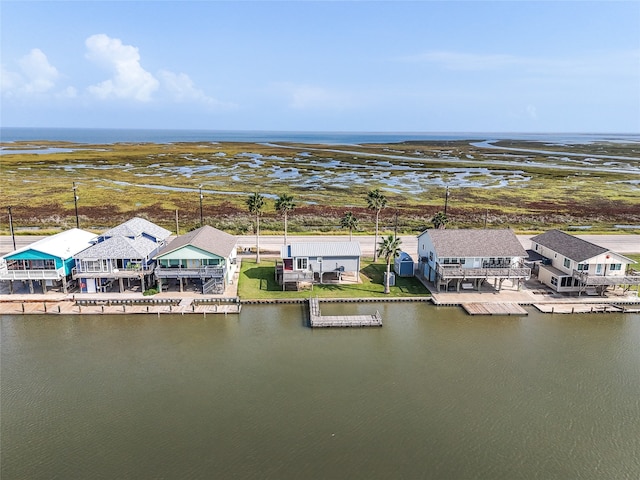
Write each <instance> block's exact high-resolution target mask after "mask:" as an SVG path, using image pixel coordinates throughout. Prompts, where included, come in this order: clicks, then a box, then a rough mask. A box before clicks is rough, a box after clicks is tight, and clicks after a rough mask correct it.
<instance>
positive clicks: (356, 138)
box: [0, 127, 640, 144]
mask: <svg viewBox="0 0 640 480" xmlns="http://www.w3.org/2000/svg"><path fill="white" fill-rule="evenodd" d="M499 139H510V140H532V141H543V142H550V143H588V142H593V141H614V142H640V136H639V135H638V134H588V133H585V134H580V133H570V134H553V133H495V132H494V133H482V132H475V133H465V132H451V133H446V132H439V133H429V132H279V131H275V132H269V131H245V130H145V129H118V128H19V127H2V128H0V140H2V141H4V142H15V141H30V140H49V141H68V142H75V143H97V144H108V143H117V142H151V143H170V142H299V143H324V144H354V143H394V142H403V141H406V140H425V141H426V140H451V141H453V140H499Z"/></svg>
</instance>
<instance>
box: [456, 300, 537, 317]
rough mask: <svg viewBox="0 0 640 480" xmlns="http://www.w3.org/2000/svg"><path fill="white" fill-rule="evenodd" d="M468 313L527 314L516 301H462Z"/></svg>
mask: <svg viewBox="0 0 640 480" xmlns="http://www.w3.org/2000/svg"><path fill="white" fill-rule="evenodd" d="M462 308H464V310H465V311H466V312H467V313H468V314H469V315H528V312H527V311H526V310H525V309H524V308H522V307H521V306H520V305H518V304H517V303H463V304H462Z"/></svg>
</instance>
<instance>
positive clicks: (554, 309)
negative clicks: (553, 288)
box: [533, 303, 640, 313]
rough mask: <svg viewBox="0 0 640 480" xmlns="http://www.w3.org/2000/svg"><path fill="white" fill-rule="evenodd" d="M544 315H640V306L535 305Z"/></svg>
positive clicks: (596, 304)
mask: <svg viewBox="0 0 640 480" xmlns="http://www.w3.org/2000/svg"><path fill="white" fill-rule="evenodd" d="M533 306H534V307H536V308H537V309H538V310H539V311H541V312H542V313H638V312H640V306H638V305H612V304H610V303H555V304H552V303H534V304H533Z"/></svg>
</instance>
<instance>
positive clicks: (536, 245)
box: [535, 243, 538, 252]
mask: <svg viewBox="0 0 640 480" xmlns="http://www.w3.org/2000/svg"><path fill="white" fill-rule="evenodd" d="M535 250H536V252H537V251H538V244H537V243H536V244H535Z"/></svg>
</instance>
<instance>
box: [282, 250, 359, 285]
mask: <svg viewBox="0 0 640 480" xmlns="http://www.w3.org/2000/svg"><path fill="white" fill-rule="evenodd" d="M361 255H362V252H361V250H360V244H359V243H358V242H305V243H292V244H290V245H285V246H283V247H282V249H281V251H280V257H281V259H282V260H281V261H279V262H278V261H276V281H277V282H278V284H279V285H282V289H283V290H284V289H285V288H286V286H287V285H293V284H295V286H296V288H299V287H300V286H301V285H302V284H304V283H307V284H313V283H326V282H340V281H343V280H346V279H351V280H352V281H354V282H358V281H359V279H360V274H359V272H360V257H361Z"/></svg>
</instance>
